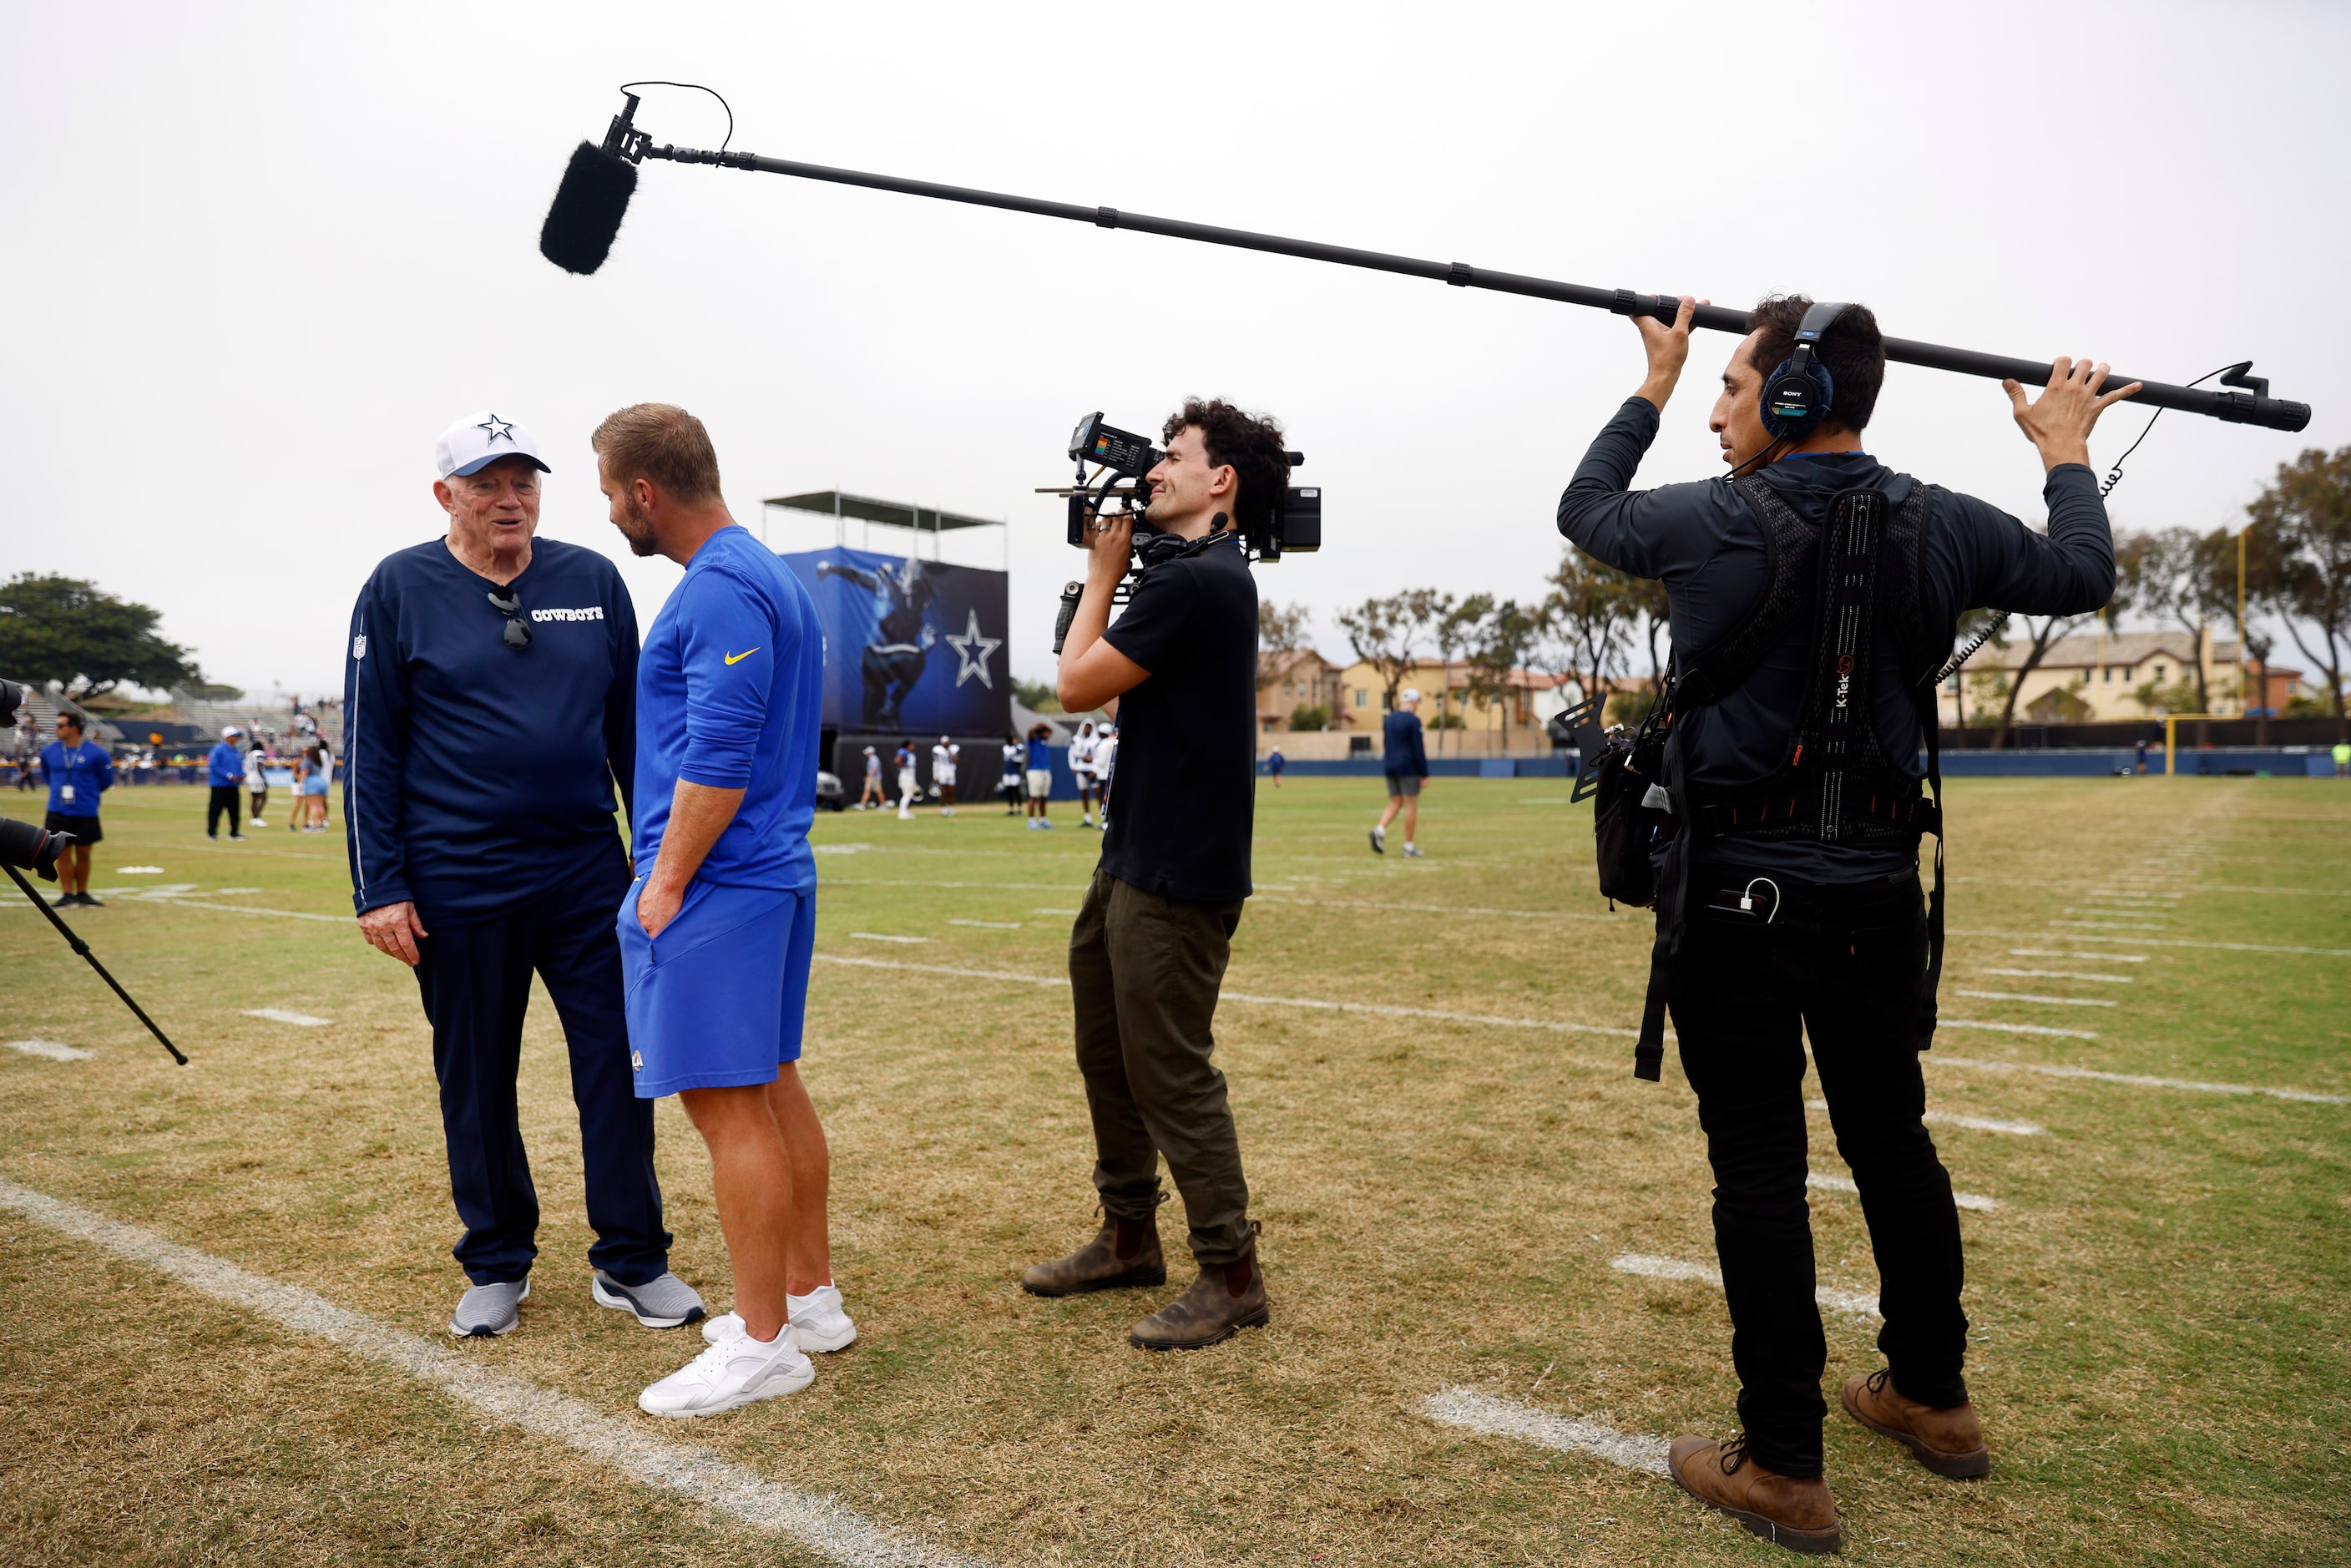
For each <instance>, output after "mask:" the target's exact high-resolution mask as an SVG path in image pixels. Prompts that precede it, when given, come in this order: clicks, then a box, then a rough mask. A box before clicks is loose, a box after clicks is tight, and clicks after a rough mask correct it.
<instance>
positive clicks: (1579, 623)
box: [1542, 545, 1641, 696]
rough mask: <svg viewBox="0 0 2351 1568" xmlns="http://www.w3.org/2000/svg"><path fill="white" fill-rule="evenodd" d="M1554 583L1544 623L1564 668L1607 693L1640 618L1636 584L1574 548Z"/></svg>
mask: <svg viewBox="0 0 2351 1568" xmlns="http://www.w3.org/2000/svg"><path fill="white" fill-rule="evenodd" d="M1640 599H1641V595H1640V592H1639V590H1638V589H1637V587H1636V580H1635V579H1634V578H1631V577H1628V576H1626V575H1625V573H1624V572H1621V571H1618V570H1616V569H1615V568H1614V567H1613V566H1603V565H1602V564H1601V563H1600V562H1598V561H1596V560H1594V559H1592V558H1591V557H1590V556H1588V555H1585V554H1584V553H1583V551H1582V550H1580V549H1576V548H1575V547H1574V546H1573V545H1570V546H1569V547H1568V548H1567V549H1565V550H1564V551H1562V552H1561V555H1560V558H1559V567H1558V569H1557V570H1554V571H1553V572H1552V574H1551V594H1550V596H1549V597H1548V598H1547V599H1546V600H1545V601H1543V611H1542V621H1543V624H1544V628H1545V630H1546V631H1548V632H1549V633H1550V636H1551V639H1552V641H1553V643H1555V644H1556V645H1557V646H1558V648H1559V649H1560V651H1561V652H1562V653H1563V654H1564V655H1565V669H1567V670H1572V671H1573V672H1574V673H1576V674H1579V675H1580V676H1581V677H1582V678H1583V680H1584V681H1586V682H1588V683H1590V685H1592V686H1593V688H1595V689H1596V690H1598V691H1602V692H1605V691H1607V690H1608V689H1609V682H1608V670H1609V667H1610V666H1611V665H1613V664H1616V663H1617V662H1618V660H1619V659H1620V658H1621V656H1622V655H1623V653H1625V649H1626V647H1627V646H1628V645H1629V644H1630V643H1631V641H1632V636H1633V626H1634V623H1635V621H1637V620H1638V619H1639V617H1640V614H1641V608H1640ZM1562 673H1563V672H1562ZM1584 695H1587V696H1589V695H1593V692H1591V691H1587V692H1586V693H1585V694H1584Z"/></svg>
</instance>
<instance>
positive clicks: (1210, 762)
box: [1102, 531, 1257, 904]
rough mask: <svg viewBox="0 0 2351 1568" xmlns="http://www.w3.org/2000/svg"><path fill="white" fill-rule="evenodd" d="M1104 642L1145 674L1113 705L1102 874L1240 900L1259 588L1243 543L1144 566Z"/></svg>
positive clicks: (1252, 796)
mask: <svg viewBox="0 0 2351 1568" xmlns="http://www.w3.org/2000/svg"><path fill="white" fill-rule="evenodd" d="M1102 636H1103V640H1104V641H1106V642H1108V643H1110V645H1111V646H1112V647H1113V648H1115V649H1117V650H1118V651H1119V652H1120V653H1123V654H1125V655H1126V656H1127V657H1128V658H1130V659H1132V660H1134V662H1135V663H1136V664H1140V665H1142V666H1143V667H1144V669H1146V670H1148V671H1150V672H1151V674H1150V677H1149V678H1148V679H1146V680H1144V682H1143V683H1142V684H1140V685H1137V686H1135V687H1134V690H1132V691H1130V692H1128V693H1127V694H1126V695H1124V696H1123V697H1122V698H1120V699H1119V706H1118V737H1119V744H1118V766H1117V768H1115V770H1114V771H1113V774H1112V777H1111V797H1110V807H1111V810H1110V831H1108V832H1106V833H1104V834H1103V835H1102V870H1104V871H1106V872H1108V873H1110V874H1111V875H1113V876H1114V877H1117V878H1118V879H1119V880H1120V881H1121V882H1126V883H1134V885H1135V886H1136V887H1140V888H1144V889H1146V890H1147V891H1150V892H1153V893H1160V894H1165V895H1166V896H1167V897H1169V898H1181V899H1186V900H1189V901H1192V902H1195V903H1200V904H1230V903H1235V902H1237V901H1238V900H1240V899H1244V898H1247V897H1248V896H1249V893H1250V886H1249V825H1250V818H1251V815H1252V813H1253V812H1254V810H1255V809H1256V799H1257V583H1256V580H1254V579H1252V578H1251V577H1250V576H1249V560H1248V559H1247V558H1246V557H1245V556H1243V555H1242V554H1241V547H1240V540H1239V538H1238V536H1237V535H1235V534H1233V533H1231V532H1229V531H1228V532H1226V533H1224V534H1222V535H1218V536H1214V537H1213V538H1212V540H1211V542H1209V543H1207V545H1205V546H1203V547H1202V548H1200V549H1197V550H1195V551H1192V552H1191V553H1188V554H1186V555H1184V556H1182V557H1179V558H1178V559H1174V560H1167V561H1162V562H1160V563H1159V564H1158V565H1157V566H1155V567H1151V568H1149V569H1148V570H1145V571H1144V574H1143V577H1142V579H1141V580H1139V581H1137V582H1136V583H1135V585H1134V598H1133V600H1132V601H1130V602H1129V603H1128V604H1127V607H1126V611H1125V612H1124V613H1123V614H1122V615H1120V616H1119V618H1118V620H1117V621H1116V622H1114V623H1113V625H1112V626H1111V628H1110V630H1109V631H1107V632H1104V633H1103V634H1102Z"/></svg>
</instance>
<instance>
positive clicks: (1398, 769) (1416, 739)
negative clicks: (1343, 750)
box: [1380, 708, 1428, 779]
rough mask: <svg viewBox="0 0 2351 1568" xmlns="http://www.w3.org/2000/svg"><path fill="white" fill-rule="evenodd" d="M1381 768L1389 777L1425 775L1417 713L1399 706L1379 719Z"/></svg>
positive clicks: (1426, 755)
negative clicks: (1408, 711) (1407, 711)
mask: <svg viewBox="0 0 2351 1568" xmlns="http://www.w3.org/2000/svg"><path fill="white" fill-rule="evenodd" d="M1380 771H1381V772H1383V773H1384V774H1386V775H1387V776H1388V777H1389V778H1391V779H1426V778H1427V777H1428V753H1427V751H1426V749H1425V748H1424V747H1423V744H1422V741H1421V728H1420V716H1419V715H1418V714H1413V713H1406V712H1405V711H1404V710H1403V709H1402V708H1398V709H1396V710H1395V712H1393V713H1391V714H1389V715H1388V716H1387V717H1385V718H1384V719H1382V720H1380Z"/></svg>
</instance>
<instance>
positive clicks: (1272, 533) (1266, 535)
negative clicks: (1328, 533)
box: [1068, 413, 1322, 560]
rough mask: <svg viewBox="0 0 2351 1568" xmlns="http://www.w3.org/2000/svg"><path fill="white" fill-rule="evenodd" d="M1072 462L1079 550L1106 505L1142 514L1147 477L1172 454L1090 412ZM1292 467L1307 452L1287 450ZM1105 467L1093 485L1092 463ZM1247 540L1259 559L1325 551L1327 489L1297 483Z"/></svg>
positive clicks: (1073, 442)
mask: <svg viewBox="0 0 2351 1568" xmlns="http://www.w3.org/2000/svg"><path fill="white" fill-rule="evenodd" d="M1069 455H1070V460H1071V462H1072V463H1075V464H1076V465H1078V479H1077V485H1078V487H1077V488H1075V489H1073V490H1072V491H1071V493H1070V519H1069V521H1070V526H1069V534H1068V538H1069V541H1070V543H1071V545H1072V546H1074V547H1075V548H1077V549H1085V548H1086V525H1087V524H1088V523H1089V522H1091V521H1092V520H1093V519H1094V518H1095V517H1098V516H1099V515H1101V511H1102V507H1103V505H1104V504H1105V503H1107V502H1109V501H1111V500H1113V499H1117V500H1120V501H1123V502H1124V503H1125V506H1126V509H1127V510H1128V511H1129V512H1131V513H1134V514H1135V515H1136V516H1137V517H1138V518H1141V517H1143V516H1144V514H1145V513H1146V511H1147V509H1148V507H1150V504H1151V495H1150V491H1149V490H1148V489H1147V488H1146V487H1145V486H1144V482H1143V479H1144V475H1146V474H1148V473H1150V472H1151V471H1152V470H1153V469H1154V468H1156V467H1157V466H1159V461H1160V459H1161V458H1163V457H1165V456H1166V454H1165V453H1164V452H1162V451H1160V450H1159V448H1157V447H1155V446H1154V445H1152V444H1151V442H1150V441H1149V439H1148V438H1146V437H1144V436H1140V435H1137V434H1134V432H1132V431H1126V430H1121V429H1119V428H1118V427H1117V426H1116V425H1112V424H1104V423H1102V415H1101V413H1090V414H1088V415H1086V416H1085V418H1083V419H1081V420H1080V421H1079V422H1078V428H1077V429H1076V430H1075V431H1074V432H1072V433H1071V436H1070V453H1069ZM1284 455H1285V456H1287V457H1288V458H1289V459H1290V466H1291V467H1292V468H1295V467H1297V466H1298V465H1301V464H1302V463H1304V462H1305V461H1306V455H1305V454H1304V453H1302V452H1291V453H1286V454H1284ZM1090 464H1091V465H1096V466H1097V467H1099V468H1100V470H1101V475H1100V476H1099V479H1098V481H1097V482H1094V483H1091V484H1090V483H1089V482H1088V480H1087V477H1086V467H1087V465H1090ZM1241 542H1242V543H1243V544H1245V545H1246V546H1248V548H1249V554H1250V555H1251V556H1252V557H1254V558H1256V559H1259V560H1280V559H1281V558H1282V557H1283V556H1284V555H1287V554H1290V553H1291V552H1293V551H1306V550H1319V549H1322V486H1317V485H1307V486H1298V485H1292V486H1289V487H1287V488H1286V489H1285V490H1283V492H1282V494H1281V497H1280V499H1279V500H1277V501H1276V502H1275V503H1274V506H1273V511H1272V514H1271V516H1270V517H1268V518H1267V519H1266V521H1265V523H1264V524H1263V525H1262V526H1261V527H1259V528H1253V529H1252V528H1244V529H1242V530H1241Z"/></svg>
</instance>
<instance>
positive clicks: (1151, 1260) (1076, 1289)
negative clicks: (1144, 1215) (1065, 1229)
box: [1020, 1215, 1167, 1296]
mask: <svg viewBox="0 0 2351 1568" xmlns="http://www.w3.org/2000/svg"><path fill="white" fill-rule="evenodd" d="M1166 1282H1167V1259H1166V1257H1165V1254H1163V1253H1162V1252H1161V1251H1160V1250H1159V1222H1158V1221H1157V1220H1156V1219H1117V1218H1112V1217H1111V1216H1109V1215H1104V1216H1103V1217H1102V1229H1101V1231H1100V1232H1099V1233H1098V1234H1096V1236H1095V1237H1094V1239H1092V1241H1089V1242H1087V1243H1086V1244H1085V1245H1084V1246H1083V1247H1081V1248H1079V1249H1077V1250H1076V1251H1075V1252H1072V1253H1071V1254H1070V1255H1069V1256H1068V1257H1066V1258H1056V1259H1054V1260H1052V1261H1051V1262H1050V1263H1039V1264H1035V1265H1033V1266H1032V1267H1030V1268H1029V1270H1028V1271H1027V1272H1026V1273H1024V1274H1022V1275H1021V1276H1020V1288H1021V1289H1022V1290H1024V1291H1028V1292H1029V1294H1030V1295H1032V1296H1074V1295H1077V1294H1079V1293H1081V1292H1082V1291H1117V1290H1123V1289H1125V1288H1126V1287H1128V1286H1130V1285H1164V1284H1165V1283H1166Z"/></svg>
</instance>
